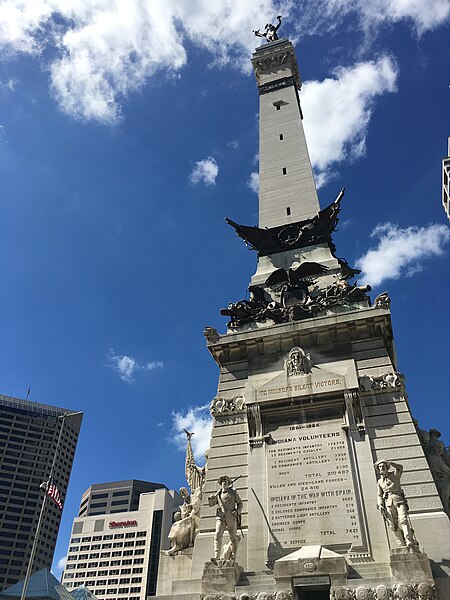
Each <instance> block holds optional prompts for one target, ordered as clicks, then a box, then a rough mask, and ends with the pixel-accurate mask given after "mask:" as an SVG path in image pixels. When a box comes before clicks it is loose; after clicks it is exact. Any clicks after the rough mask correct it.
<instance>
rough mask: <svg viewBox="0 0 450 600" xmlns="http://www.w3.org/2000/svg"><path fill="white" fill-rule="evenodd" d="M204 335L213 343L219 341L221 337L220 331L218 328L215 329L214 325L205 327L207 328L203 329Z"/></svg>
mask: <svg viewBox="0 0 450 600" xmlns="http://www.w3.org/2000/svg"><path fill="white" fill-rule="evenodd" d="M203 335H204V336H205V338H206V339H207V340H208V342H211V343H213V344H214V343H215V342H218V341H219V339H220V335H219V332H218V331H217V329H214V327H205V329H204V330H203Z"/></svg>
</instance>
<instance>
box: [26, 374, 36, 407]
mask: <svg viewBox="0 0 450 600" xmlns="http://www.w3.org/2000/svg"><path fill="white" fill-rule="evenodd" d="M35 373H36V369H34V371H33V375H32V376H31V379H30V383H29V384H28V390H27V395H26V396H25V400H28V398H29V397H30V394H31V384H32V383H33V379H34V374H35Z"/></svg>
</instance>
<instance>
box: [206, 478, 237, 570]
mask: <svg viewBox="0 0 450 600" xmlns="http://www.w3.org/2000/svg"><path fill="white" fill-rule="evenodd" d="M218 483H219V485H220V486H221V488H220V490H219V491H218V492H216V493H215V494H212V495H211V496H209V498H208V504H209V506H216V505H217V512H216V531H215V534H214V557H213V558H211V562H212V563H214V564H216V565H217V563H218V561H219V560H220V559H221V558H222V556H221V550H222V541H223V534H224V532H225V530H227V531H228V535H229V536H230V546H229V556H228V557H227V558H228V560H231V561H232V562H234V560H235V559H236V550H237V545H238V535H237V530H238V527H240V524H241V512H242V500H241V499H240V497H239V494H238V493H237V491H236V490H235V489H233V482H232V481H231V479H230V478H229V477H228V475H222V476H221V477H220V478H219V481H218Z"/></svg>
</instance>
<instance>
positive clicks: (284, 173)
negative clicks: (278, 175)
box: [283, 167, 287, 175]
mask: <svg viewBox="0 0 450 600" xmlns="http://www.w3.org/2000/svg"><path fill="white" fill-rule="evenodd" d="M286 173H287V169H286V167H283V175H286Z"/></svg>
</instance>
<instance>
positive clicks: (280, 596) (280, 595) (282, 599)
mask: <svg viewBox="0 0 450 600" xmlns="http://www.w3.org/2000/svg"><path fill="white" fill-rule="evenodd" d="M292 597H293V593H292V591H291V590H281V591H280V592H277V593H276V594H275V600H292Z"/></svg>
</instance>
